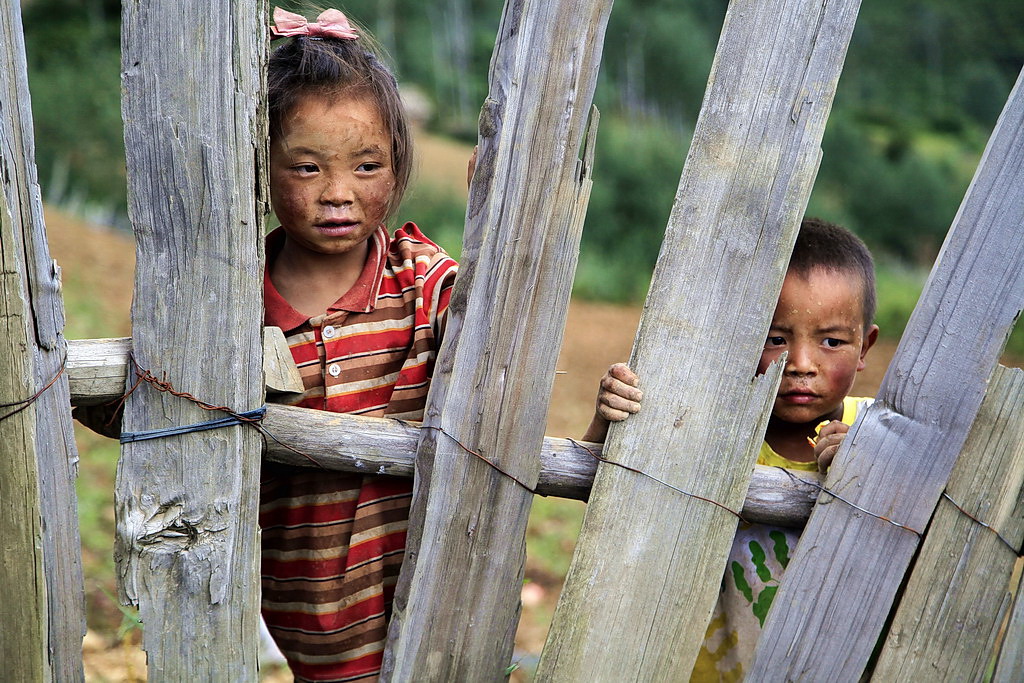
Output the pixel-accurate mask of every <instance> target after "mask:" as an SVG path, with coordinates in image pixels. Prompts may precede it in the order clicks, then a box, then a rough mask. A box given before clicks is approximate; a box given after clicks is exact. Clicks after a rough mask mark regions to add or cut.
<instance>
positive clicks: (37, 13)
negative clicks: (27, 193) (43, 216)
mask: <svg viewBox="0 0 1024 683" xmlns="http://www.w3.org/2000/svg"><path fill="white" fill-rule="evenodd" d="M23 22H24V25H25V50H26V53H27V58H28V65H29V90H30V94H31V96H32V115H33V119H34V121H35V132H36V152H37V162H38V165H39V175H40V183H41V184H42V185H43V187H44V189H45V191H46V194H45V196H46V198H47V199H49V200H51V201H56V202H73V203H83V202H84V203H90V204H99V205H103V206H106V207H108V209H107V213H108V214H118V213H119V214H122V215H123V214H124V213H125V210H126V209H125V205H126V201H125V195H126V189H125V168H124V137H123V128H122V125H121V105H120V97H121V83H120V70H121V56H120V49H119V39H120V3H119V2H110V1H103V0H92V1H91V2H88V1H87V2H82V1H81V0H78V1H72V0H47V1H43V0H36V1H35V2H31V3H27V4H26V6H25V9H24V15H23Z"/></svg>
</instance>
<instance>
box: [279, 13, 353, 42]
mask: <svg viewBox="0 0 1024 683" xmlns="http://www.w3.org/2000/svg"><path fill="white" fill-rule="evenodd" d="M270 32H271V33H272V34H274V36H275V37H281V36H311V37H318V38H319V37H327V38H339V39H341V40H355V39H356V38H358V37H359V34H358V33H356V30H355V29H354V28H352V26H351V25H350V24H349V23H348V18H347V17H346V16H345V15H344V14H342V13H341V12H340V11H338V10H336V9H329V10H325V11H324V12H323V13H322V14H321V15H320V16H319V17H317V18H316V21H315V22H310V21H306V18H305V17H304V16H302V15H301V14H295V13H293V12H288V11H286V10H283V9H281V8H280V7H275V8H274V25H273V26H271V27H270Z"/></svg>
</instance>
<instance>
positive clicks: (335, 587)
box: [260, 223, 457, 681]
mask: <svg viewBox="0 0 1024 683" xmlns="http://www.w3.org/2000/svg"><path fill="white" fill-rule="evenodd" d="M283 242H284V233H283V231H281V230H280V229H278V230H276V231H274V232H273V233H271V234H270V235H269V236H268V237H267V261H268V263H272V262H273V259H274V257H275V256H276V254H277V253H278V252H279V251H280V249H281V245H282V244H283ZM456 270H457V264H456V263H455V261H453V260H452V259H451V258H449V257H448V256H447V255H446V254H445V253H444V251H442V250H441V248H440V247H438V246H437V245H435V244H434V243H433V242H431V241H430V240H429V239H427V238H426V237H425V236H424V235H423V234H422V233H421V232H420V231H419V228H417V227H416V225H414V224H413V223H406V224H405V225H404V226H402V227H401V228H399V229H398V230H397V231H396V232H395V235H394V237H393V238H389V237H388V233H387V231H386V230H385V229H384V228H383V227H381V228H379V229H378V230H377V231H376V232H375V233H374V234H373V235H372V237H371V238H370V249H369V253H368V256H367V259H366V265H365V266H364V268H363V272H362V273H361V274H360V276H359V279H358V280H357V281H356V283H355V284H354V285H353V286H352V288H351V289H350V290H349V291H348V292H347V293H346V294H345V295H344V296H342V297H341V298H340V299H339V300H338V301H336V302H335V303H334V304H333V305H332V306H331V307H330V308H328V310H327V311H325V312H324V314H323V315H318V316H316V317H313V318H309V317H307V316H305V315H303V314H302V313H299V312H298V311H296V310H295V309H293V308H292V307H291V306H290V305H289V304H288V302H287V301H285V300H284V299H283V298H282V297H281V295H280V294H279V293H278V292H277V290H276V289H275V288H274V285H273V283H272V282H271V281H270V276H269V268H268V270H267V274H266V275H265V277H264V298H265V305H266V317H265V323H266V324H267V325H274V326H277V327H280V328H281V329H283V330H284V333H285V337H286V338H287V340H288V345H289V347H290V349H291V352H292V356H293V358H294V359H295V363H296V365H297V366H298V368H299V373H300V374H301V376H302V380H303V384H304V388H305V391H304V392H303V393H302V394H301V395H298V396H296V397H294V399H293V400H291V401H289V403H290V404H291V405H297V406H302V407H305V408H314V409H317V410H327V411H331V412H339V413H354V414H358V415H368V416H376V417H381V416H385V415H386V416H390V417H396V418H402V419H408V420H419V419H421V418H422V415H423V407H424V403H425V400H426V395H427V389H428V387H429V384H430V377H431V373H432V372H433V367H434V360H435V353H436V351H437V347H438V345H439V343H440V338H441V333H442V331H443V325H444V318H445V316H444V313H445V311H446V310H447V307H448V300H449V296H450V294H451V287H452V284H453V283H454V279H455V273H456ZM411 498H412V481H411V480H408V479H399V478H395V477H387V476H367V475H360V474H350V473H344V472H325V471H323V470H319V469H310V468H301V467H290V466H285V465H278V464H274V463H264V465H263V475H262V483H261V493H260V526H261V528H262V530H263V546H262V575H263V616H264V619H265V620H266V622H267V626H268V628H269V629H270V632H271V633H272V634H273V636H274V640H275V641H276V642H277V644H278V647H280V648H281V651H282V652H283V653H284V655H285V657H286V658H287V659H288V663H289V665H290V666H291V669H292V672H293V673H294V674H295V677H296V680H315V681H355V680H359V681H365V680H371V679H374V678H376V676H377V673H378V672H379V670H380V666H381V660H382V656H383V653H384V644H385V640H386V636H387V621H388V618H389V616H390V612H391V601H392V598H393V596H394V589H395V584H396V582H397V580H398V572H399V569H400V568H401V564H402V557H403V555H404V552H405V537H406V531H407V528H408V516H409V504H410V502H411Z"/></svg>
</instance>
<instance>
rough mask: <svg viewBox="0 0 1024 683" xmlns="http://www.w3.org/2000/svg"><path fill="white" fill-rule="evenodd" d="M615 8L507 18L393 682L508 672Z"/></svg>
mask: <svg viewBox="0 0 1024 683" xmlns="http://www.w3.org/2000/svg"><path fill="white" fill-rule="evenodd" d="M611 4H612V3H611V0H596V1H595V2H589V3H579V2H575V1H572V0H508V1H507V2H506V5H505V11H504V14H503V16H502V22H501V26H500V28H499V31H498V39H497V41H496V45H495V55H494V59H493V60H492V69H491V74H490V94H489V96H488V98H487V100H486V102H485V104H484V107H483V111H482V112H481V116H480V154H479V162H478V164H477V169H476V175H475V177H474V180H473V187H472V190H471V192H470V198H469V208H468V211H467V225H466V237H465V242H464V248H463V265H462V268H461V270H460V273H459V278H458V280H457V282H456V285H455V293H454V294H453V296H452V302H451V307H450V309H449V322H448V327H447V331H446V333H445V340H444V346H443V348H442V352H441V357H440V359H439V361H438V364H437V368H436V370H435V373H434V383H433V386H432V387H431V392H430V398H429V401H428V405H427V410H426V418H425V420H424V430H423V432H422V433H421V438H420V446H419V453H418V455H417V463H416V491H415V494H414V500H413V507H412V513H411V517H410V539H409V547H408V550H407V554H406V559H405V565H404V566H403V568H402V577H401V580H400V583H399V587H398V594H397V595H396V597H395V614H394V618H393V621H392V625H391V629H390V633H389V639H390V642H389V647H388V651H387V652H386V654H385V662H384V675H385V677H386V678H387V677H390V679H391V680H396V681H405V680H435V681H440V680H471V681H480V680H503V679H504V678H505V675H506V674H505V669H506V667H507V666H508V665H509V662H510V660H511V654H512V645H513V640H514V634H515V628H516V625H517V622H518V616H519V593H520V590H521V589H522V576H523V562H524V557H525V547H524V543H525V533H526V523H527V519H528V516H529V510H530V505H531V503H532V499H533V495H532V493H531V491H530V489H532V488H533V487H535V486H536V484H537V478H538V474H539V472H540V460H539V458H538V457H537V454H538V453H539V451H540V449H541V446H542V443H543V438H544V424H545V415H546V414H547V405H548V401H549V397H550V393H551V385H552V381H553V379H554V370H555V362H556V360H557V355H558V354H557V349H558V347H559V345H560V343H561V338H562V332H563V328H564V325H565V314H566V311H567V309H568V303H569V292H570V289H571V285H572V276H573V273H574V272H575V268H576V256H577V254H578V251H579V239H580V231H581V229H582V222H583V215H584V213H585V207H586V204H587V201H588V199H589V190H590V179H589V170H590V159H589V157H588V152H587V151H586V150H584V157H585V160H584V161H580V158H579V157H580V150H581V144H582V139H583V134H584V128H585V127H586V123H587V115H588V113H589V111H588V110H589V109H590V102H591V100H592V99H593V95H594V88H595V84H596V81H597V70H598V66H599V63H600V55H601V49H602V47H603V42H604V29H605V26H606V24H607V20H608V15H609V13H610V11H611ZM537 55H543V59H542V60H538V59H537ZM595 126H596V121H593V120H592V121H591V124H590V127H591V131H593V129H594V127H595ZM592 142H593V140H592V139H591V140H590V144H592ZM589 154H592V151H591V152H589ZM473 452H476V453H478V454H480V455H482V456H483V457H484V458H487V459H488V460H490V461H491V462H492V463H493V464H494V465H495V466H496V467H497V468H500V469H501V470H502V471H503V472H504V473H500V472H499V471H498V470H497V469H492V468H491V467H490V466H488V465H487V464H485V463H484V462H483V460H481V459H478V458H477V457H475V456H474V455H473V454H472V453H473Z"/></svg>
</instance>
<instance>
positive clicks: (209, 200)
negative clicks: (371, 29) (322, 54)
mask: <svg viewBox="0 0 1024 683" xmlns="http://www.w3.org/2000/svg"><path fill="white" fill-rule="evenodd" d="M266 17H267V14H266V6H265V3H264V2H263V1H262V0H212V1H211V0H161V1H152V2H145V3H141V2H136V1H132V2H125V3H124V4H123V29H122V30H123V34H122V82H123V93H124V95H123V97H124V99H123V102H122V113H123V116H124V121H125V148H126V153H127V162H128V190H129V192H128V196H129V205H128V209H129V215H130V218H131V221H132V225H133V227H134V230H135V237H136V253H137V258H136V263H137V265H136V281H135V297H134V301H133V304H132V329H133V340H132V341H133V359H134V363H135V365H134V366H130V367H129V379H128V382H129V384H132V383H133V382H134V381H135V379H136V369H137V368H144V369H145V370H148V371H150V372H152V374H153V375H155V376H156V377H158V378H160V379H166V380H167V381H169V382H170V383H171V384H172V385H173V386H174V388H175V389H176V390H178V391H184V392H188V393H190V394H192V395H193V396H195V397H196V398H199V399H201V400H203V401H205V402H207V403H210V404H214V405H220V406H227V407H229V408H230V409H232V410H233V411H235V412H244V411H247V410H251V409H254V408H258V407H259V406H261V405H262V403H263V401H264V383H263V375H262V357H263V354H262V339H263V334H262V321H263V306H262V296H261V292H262V289H261V286H262V277H263V270H262V255H263V249H262V236H263V230H262V227H263V203H262V202H263V198H262V197H256V196H254V191H255V188H257V187H262V182H261V177H260V175H259V173H260V171H261V168H260V166H261V163H260V161H261V160H262V159H263V158H264V155H265V146H266V131H265V128H266V123H265V109H264V105H263V103H262V100H261V93H262V84H263V79H264V77H263V73H264V66H265V61H266V60H265V56H266V46H267V30H266ZM220 417H224V413H223V412H219V411H212V412H207V411H204V410H201V409H200V408H199V407H198V406H197V405H195V404H194V403H192V402H190V401H189V400H186V399H184V398H179V397H176V396H172V395H170V394H167V393H160V392H158V391H157V389H156V388H155V387H154V386H152V385H150V384H147V383H145V382H143V383H142V384H140V385H139V386H138V388H137V389H136V390H135V391H134V392H133V393H132V394H131V396H130V398H129V399H128V401H127V404H126V407H125V415H124V427H123V428H124V430H125V431H126V432H138V431H143V430H153V429H159V428H166V427H178V426H184V425H191V424H195V423H199V422H204V421H208V420H212V419H215V418H220ZM261 450H262V439H261V437H260V435H259V434H258V433H257V432H256V431H255V430H253V429H251V428H249V427H246V426H240V425H234V426H230V427H226V428H222V429H216V430H211V431H201V432H193V433H188V434H182V435H177V436H167V437H163V438H156V439H152V440H147V441H138V442H134V443H126V444H124V446H123V448H122V453H121V461H120V463H119V465H118V475H117V485H116V487H117V488H116V509H117V538H116V545H115V559H116V561H117V569H118V574H119V577H118V578H119V579H120V582H121V583H120V590H121V595H122V599H127V600H130V601H131V602H134V603H137V604H138V605H139V611H140V616H141V618H142V621H143V624H144V629H145V631H144V634H143V647H144V648H145V649H146V651H147V654H148V663H149V676H150V680H157V681H159V680H197V681H198V680H208V681H227V680H246V681H251V680H255V679H256V669H257V665H256V654H257V633H258V630H257V624H258V616H259V612H258V596H259V572H258V560H257V556H258V544H259V543H258V540H259V532H258V529H257V501H258V486H259V484H258V482H259V470H260V455H261Z"/></svg>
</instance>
